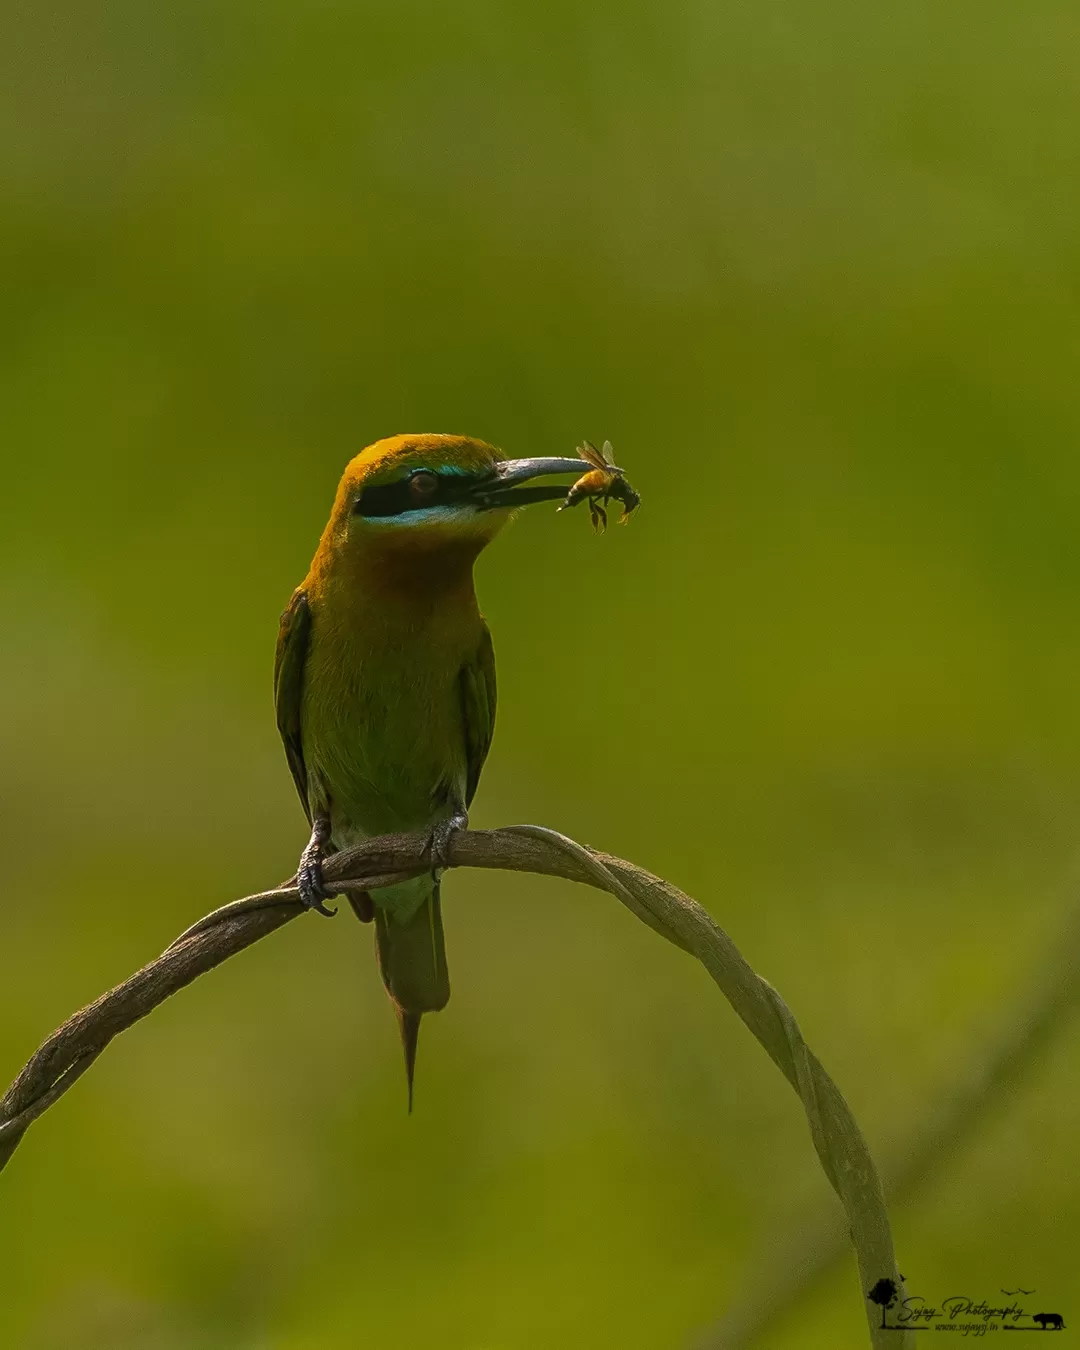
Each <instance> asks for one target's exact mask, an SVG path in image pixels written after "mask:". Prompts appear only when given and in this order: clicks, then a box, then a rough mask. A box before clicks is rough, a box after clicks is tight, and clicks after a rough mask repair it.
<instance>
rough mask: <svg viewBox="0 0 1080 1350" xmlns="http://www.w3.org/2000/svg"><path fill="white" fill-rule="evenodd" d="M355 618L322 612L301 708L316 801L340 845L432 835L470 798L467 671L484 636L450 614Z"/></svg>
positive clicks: (314, 633)
mask: <svg viewBox="0 0 1080 1350" xmlns="http://www.w3.org/2000/svg"><path fill="white" fill-rule="evenodd" d="M349 619H350V621H349V622H342V621H341V620H340V619H337V621H335V620H336V616H335V615H334V613H333V611H332V609H328V610H327V611H323V612H320V610H319V609H317V608H316V609H315V610H314V612H313V615H312V633H311V645H310V648H309V651H308V658H307V662H306V664H305V669H304V686H303V700H302V708H301V734H302V739H303V747H304V760H305V763H306V766H307V772H308V781H309V799H310V801H311V805H312V807H313V808H316V809H318V808H322V809H325V805H328V806H329V810H330V819H331V825H332V828H333V843H334V845H335V847H338V848H343V847H348V846H349V845H350V844H352V843H356V842H358V841H359V840H360V839H362V838H365V837H367V836H369V835H373V834H384V833H388V832H392V831H395V830H420V829H424V828H425V827H428V826H430V825H431V824H433V823H434V822H435V821H438V820H441V819H445V818H446V817H448V816H449V815H450V814H452V811H453V804H454V802H455V801H458V802H460V801H462V800H463V799H464V792H465V778H466V751H465V732H464V726H463V719H462V707H461V693H460V672H461V668H462V666H463V665H464V664H465V662H466V660H467V659H468V657H469V655H470V652H471V651H472V650H474V649H475V644H476V641H477V640H478V636H479V635H478V634H476V635H473V634H470V633H469V632H467V631H465V630H466V629H467V627H471V625H464V624H461V623H457V624H455V623H453V622H447V617H446V616H445V615H432V616H431V618H430V620H429V621H428V622H426V623H421V622H415V621H414V622H409V623H405V622H402V623H397V624H395V623H393V622H389V623H388V622H386V621H383V622H377V621H376V620H375V619H374V618H372V619H370V620H369V621H368V622H367V623H366V624H365V623H364V622H363V621H362V618H360V620H359V621H357V616H349ZM320 795H322V796H324V797H325V798H326V799H328V800H327V801H326V802H325V805H324V803H323V802H321V801H320V800H319V797H320Z"/></svg>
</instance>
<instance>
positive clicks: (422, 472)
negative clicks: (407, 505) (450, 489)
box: [409, 469, 439, 502]
mask: <svg viewBox="0 0 1080 1350" xmlns="http://www.w3.org/2000/svg"><path fill="white" fill-rule="evenodd" d="M438 490H439V475H438V474H437V473H432V472H431V471H430V470H428V469H418V470H417V471H416V473H414V474H413V475H412V477H411V478H410V479H409V495H410V496H411V497H412V499H413V501H414V502H428V501H430V500H431V499H432V497H434V496H435V494H436V493H437V492H438Z"/></svg>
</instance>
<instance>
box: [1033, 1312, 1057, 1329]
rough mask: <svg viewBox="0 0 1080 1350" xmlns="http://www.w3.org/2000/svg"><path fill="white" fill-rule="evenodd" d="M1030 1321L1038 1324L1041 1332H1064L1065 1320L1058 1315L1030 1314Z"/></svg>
mask: <svg viewBox="0 0 1080 1350" xmlns="http://www.w3.org/2000/svg"><path fill="white" fill-rule="evenodd" d="M1031 1320H1032V1321H1033V1322H1038V1324H1039V1327H1040V1329H1041V1330H1042V1331H1048V1330H1050V1328H1053V1329H1054V1331H1064V1330H1065V1319H1064V1317H1062V1315H1061V1314H1060V1313H1032V1314H1031Z"/></svg>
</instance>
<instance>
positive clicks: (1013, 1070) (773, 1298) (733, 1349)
mask: <svg viewBox="0 0 1080 1350" xmlns="http://www.w3.org/2000/svg"><path fill="white" fill-rule="evenodd" d="M1078 1002H1080V902H1078V901H1077V900H1075V899H1074V900H1073V901H1072V903H1071V904H1070V905H1069V907H1068V908H1067V910H1066V912H1065V915H1064V918H1063V921H1062V922H1061V924H1060V927H1059V930H1058V932H1057V933H1056V934H1055V935H1054V937H1053V938H1052V939H1051V940H1050V941H1049V942H1048V943H1047V944H1046V946H1045V947H1044V948H1043V950H1042V951H1041V952H1040V953H1039V955H1038V957H1037V958H1036V959H1035V961H1034V962H1033V964H1032V969H1031V971H1030V972H1029V974H1028V977H1027V981H1026V983H1025V986H1024V987H1023V989H1021V991H1020V992H1019V993H1018V994H1017V996H1016V997H1015V999H1014V1001H1013V1002H1012V1003H1011V1004H1009V1005H1008V1006H1007V1007H1006V1009H1005V1011H1004V1012H1003V1013H998V1014H996V1015H995V1018H994V1025H993V1027H992V1028H991V1029H989V1030H987V1031H985V1032H984V1033H983V1038H982V1039H981V1040H980V1041H979V1042H977V1043H976V1044H974V1045H972V1047H971V1048H970V1050H969V1052H968V1055H967V1058H966V1060H965V1061H964V1062H963V1063H961V1064H959V1065H958V1066H956V1067H955V1068H954V1069H953V1070H952V1071H951V1073H950V1076H949V1080H948V1083H947V1085H946V1086H945V1088H944V1089H943V1090H942V1091H941V1092H940V1093H938V1094H937V1095H936V1096H934V1097H933V1098H931V1099H930V1101H929V1104H928V1105H927V1106H926V1108H925V1109H924V1113H923V1116H922V1119H921V1120H920V1121H919V1122H918V1123H917V1124H916V1125H915V1127H914V1128H913V1129H912V1130H911V1132H910V1134H909V1135H908V1136H907V1137H906V1138H905V1139H902V1140H898V1141H897V1142H896V1143H895V1144H894V1145H893V1146H892V1148H891V1149H890V1154H889V1157H888V1158H887V1159H886V1162H885V1164H884V1167H883V1168H882V1171H883V1172H884V1177H885V1193H886V1195H887V1196H888V1197H889V1200H890V1202H892V1203H895V1202H896V1201H898V1200H901V1199H907V1198H908V1197H910V1196H911V1195H913V1194H915V1193H917V1192H918V1191H919V1189H920V1188H921V1187H922V1186H923V1185H924V1184H925V1183H926V1181H927V1180H928V1179H929V1178H931V1177H933V1176H935V1175H936V1174H938V1173H939V1172H940V1171H941V1169H942V1167H943V1166H944V1165H945V1164H946V1163H947V1162H949V1161H951V1160H952V1159H953V1158H955V1157H956V1155H957V1154H958V1153H960V1152H961V1151H962V1149H963V1148H964V1147H965V1146H966V1145H967V1144H968V1143H969V1142H970V1140H971V1138H972V1136H973V1135H974V1134H975V1133H976V1131H977V1130H978V1129H979V1128H980V1127H982V1126H985V1125H986V1123H987V1120H988V1118H989V1116H990V1114H991V1113H992V1112H993V1111H994V1110H997V1109H999V1108H1001V1107H1002V1106H1003V1105H1004V1104H1005V1103H1006V1102H1008V1101H1010V1100H1011V1099H1012V1098H1013V1097H1014V1096H1015V1093H1016V1090H1017V1088H1018V1086H1019V1085H1020V1083H1021V1081H1022V1079H1023V1078H1024V1076H1025V1075H1027V1074H1029V1073H1030V1072H1031V1071H1032V1070H1033V1069H1034V1068H1035V1067H1036V1065H1037V1064H1038V1062H1039V1060H1040V1059H1041V1058H1042V1057H1043V1056H1044V1054H1045V1052H1046V1050H1047V1047H1048V1046H1049V1045H1051V1044H1052V1043H1053V1041H1054V1039H1055V1038H1056V1037H1057V1036H1059V1035H1060V1034H1061V1033H1063V1032H1064V1030H1065V1029H1066V1028H1067V1027H1068V1025H1069V1021H1070V1018H1071V1017H1072V1015H1073V1014H1074V1012H1075V1010H1076V1006H1077V1003H1078ZM846 1243H847V1234H846V1233H845V1232H844V1228H843V1224H842V1223H841V1222H839V1221H838V1216H837V1215H836V1214H835V1213H834V1212H832V1211H829V1212H825V1211H817V1212H815V1213H813V1214H812V1215H808V1216H807V1218H806V1220H805V1221H804V1223H803V1224H802V1225H801V1226H800V1228H799V1229H798V1231H797V1233H796V1234H794V1235H790V1236H789V1237H787V1239H785V1238H783V1237H779V1236H778V1237H777V1238H775V1239H774V1240H772V1241H767V1242H766V1243H765V1244H764V1247H765V1250H766V1251H767V1252H768V1256H767V1257H766V1258H765V1259H764V1260H763V1261H762V1263H761V1267H760V1269H759V1270H758V1272H757V1274H756V1276H755V1278H754V1279H753V1281H752V1283H751V1285H750V1288H749V1289H748V1291H747V1292H746V1294H745V1295H744V1297H743V1298H742V1300H741V1301H740V1302H739V1303H738V1304H737V1305H736V1306H734V1307H732V1308H730V1309H729V1310H728V1312H727V1313H726V1314H725V1316H724V1318H723V1320H722V1321H721V1322H719V1323H717V1325H716V1326H715V1327H714V1328H713V1330H712V1332H711V1334H710V1335H709V1336H708V1337H707V1338H706V1339H705V1340H704V1341H703V1342H702V1345H701V1350H745V1347H747V1346H750V1345H753V1344H755V1343H757V1342H759V1341H761V1342H764V1339H765V1337H766V1334H767V1333H768V1331H769V1329H770V1328H771V1327H772V1326H773V1325H774V1324H775V1323H776V1322H777V1320H778V1319H779V1318H780V1317H782V1316H783V1315H784V1313H785V1312H787V1311H788V1310H789V1309H790V1308H791V1307H792V1306H793V1305H794V1304H795V1303H797V1302H798V1301H799V1300H800V1299H801V1298H802V1297H803V1296H804V1295H805V1294H806V1293H807V1292H808V1291H809V1290H810V1289H811V1288H813V1287H814V1286H815V1285H816V1284H817V1283H818V1282H819V1281H820V1280H821V1279H822V1278H823V1276H824V1275H826V1274H827V1273H828V1271H829V1270H830V1269H831V1268H832V1266H833V1265H834V1264H835V1262H836V1261H837V1260H838V1258H839V1257H840V1256H842V1255H843V1252H844V1249H845V1246H846Z"/></svg>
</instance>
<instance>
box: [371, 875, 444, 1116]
mask: <svg viewBox="0 0 1080 1350" xmlns="http://www.w3.org/2000/svg"><path fill="white" fill-rule="evenodd" d="M424 881H425V883H426V885H427V886H428V887H429V888H430V889H429V890H428V892H427V894H426V896H425V897H424V900H423V902H422V903H421V904H420V905H419V907H418V908H416V909H414V910H413V911H412V912H411V913H408V911H406V913H407V917H404V916H402V914H401V911H400V910H399V909H397V907H392V906H384V905H381V904H379V901H378V892H375V950H376V952H377V953H378V957H379V973H380V974H381V975H382V978H383V984H385V985H386V992H387V993H388V994H389V995H390V998H391V1000H392V1001H393V1004H394V1011H395V1012H396V1013H397V1019H398V1027H399V1029H400V1031H401V1045H402V1048H403V1050H404V1051H405V1073H406V1076H407V1078H408V1081H409V1110H410V1111H411V1110H412V1096H413V1070H414V1068H415V1066H416V1042H417V1038H418V1036H419V1034H420V1019H421V1017H423V1015H424V1013H427V1012H438V1010H439V1009H440V1008H445V1007H446V1004H447V1001H448V1000H449V998H450V976H449V973H448V972H447V969H446V945H445V942H444V940H443V925H442V905H441V903H440V900H439V883H438V882H437V881H431V880H429V879H428V878H424Z"/></svg>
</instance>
